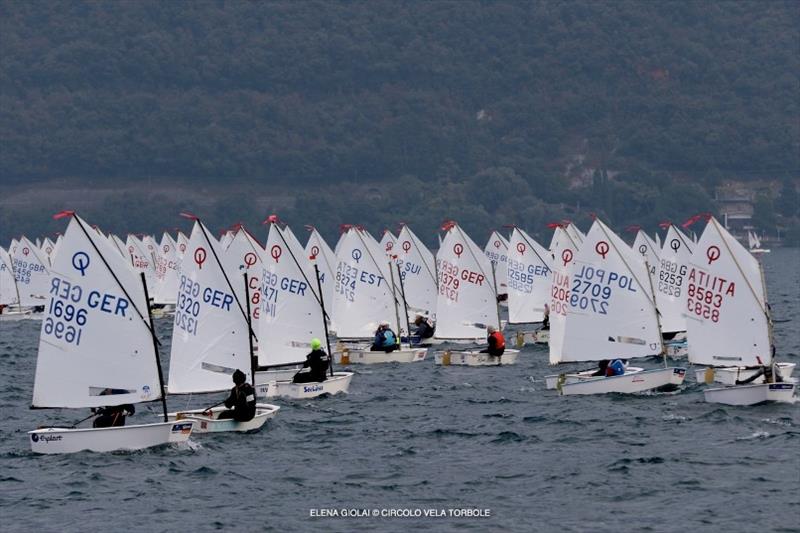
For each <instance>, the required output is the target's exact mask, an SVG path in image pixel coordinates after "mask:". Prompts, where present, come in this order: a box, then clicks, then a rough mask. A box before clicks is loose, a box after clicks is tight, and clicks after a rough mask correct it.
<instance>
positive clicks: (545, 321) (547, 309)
mask: <svg viewBox="0 0 800 533" xmlns="http://www.w3.org/2000/svg"><path fill="white" fill-rule="evenodd" d="M541 329H542V330H549V329H550V306H549V305H547V304H544V318H543V319H542V327H541Z"/></svg>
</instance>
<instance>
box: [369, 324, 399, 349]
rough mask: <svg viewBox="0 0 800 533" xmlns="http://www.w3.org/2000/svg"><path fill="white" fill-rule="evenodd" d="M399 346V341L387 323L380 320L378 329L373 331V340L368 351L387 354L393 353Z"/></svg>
mask: <svg viewBox="0 0 800 533" xmlns="http://www.w3.org/2000/svg"><path fill="white" fill-rule="evenodd" d="M399 344H400V341H399V340H398V339H397V335H395V333H394V331H392V328H390V327H389V322H387V321H386V320H381V322H380V324H379V325H378V329H377V330H376V331H375V338H374V339H373V340H372V347H371V348H370V351H373V352H386V353H389V352H393V351H395V350H396V349H397V348H398V345H399Z"/></svg>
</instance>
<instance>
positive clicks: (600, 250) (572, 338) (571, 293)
mask: <svg viewBox="0 0 800 533" xmlns="http://www.w3.org/2000/svg"><path fill="white" fill-rule="evenodd" d="M561 258H562V262H561V264H560V265H561V267H563V268H557V270H555V272H554V278H553V289H552V291H551V295H552V298H551V305H550V308H551V314H550V324H551V325H550V328H551V339H550V362H551V363H552V364H557V363H563V362H575V361H600V360H604V359H605V360H614V359H623V360H627V359H631V358H635V357H648V356H652V355H663V354H664V345H663V341H662V338H661V331H660V327H659V322H658V313H657V311H656V307H655V296H654V294H653V288H652V286H651V283H650V278H649V275H648V273H647V268H646V265H645V264H644V263H643V262H641V261H640V260H639V258H638V257H636V256H635V255H634V252H633V250H631V248H630V247H628V245H627V244H625V242H624V241H623V240H622V239H621V238H620V237H619V236H617V235H616V234H615V233H614V232H612V231H611V230H610V229H608V227H606V225H605V224H603V223H602V222H601V221H600V220H595V221H594V224H592V228H591V229H590V230H589V233H588V234H587V235H586V236H585V238H584V240H583V243H582V244H581V247H580V249H579V250H578V251H577V252H573V251H572V250H571V248H569V247H565V248H564V249H563V250H562V254H561ZM637 370H638V371H633V369H626V371H625V372H624V373H623V374H621V375H616V376H597V377H588V376H586V375H585V373H584V374H583V375H581V374H580V373H572V374H565V375H563V376H558V377H556V378H555V379H556V383H557V384H558V385H559V386H558V389H559V392H560V393H561V394H564V395H569V394H603V393H608V392H617V393H636V392H643V391H648V390H653V389H661V388H674V387H677V386H678V385H680V384H682V383H683V380H684V377H685V375H686V369H685V368H681V367H666V368H657V369H652V370H640V369H637ZM546 379H547V380H549V381H550V382H552V380H553V376H550V377H549V378H546Z"/></svg>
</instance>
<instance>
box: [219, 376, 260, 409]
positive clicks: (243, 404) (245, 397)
mask: <svg viewBox="0 0 800 533" xmlns="http://www.w3.org/2000/svg"><path fill="white" fill-rule="evenodd" d="M233 383H234V386H233V388H232V389H231V394H230V395H229V396H228V398H227V399H226V400H225V407H227V408H228V409H227V410H226V411H222V412H221V413H220V414H219V416H218V417H217V419H218V420H224V419H228V418H232V419H234V420H236V421H237V422H248V421H250V420H252V419H253V417H254V416H256V391H255V390H254V389H253V386H252V385H250V384H249V383H247V376H245V374H244V372H242V371H241V370H239V369H237V370H236V371H235V372H234V373H233Z"/></svg>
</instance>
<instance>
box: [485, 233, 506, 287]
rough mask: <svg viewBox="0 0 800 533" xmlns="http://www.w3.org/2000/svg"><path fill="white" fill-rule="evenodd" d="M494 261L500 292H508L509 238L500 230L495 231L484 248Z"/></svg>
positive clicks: (490, 259) (487, 255)
mask: <svg viewBox="0 0 800 533" xmlns="http://www.w3.org/2000/svg"><path fill="white" fill-rule="evenodd" d="M483 252H484V253H485V254H486V257H488V258H489V261H491V262H493V263H494V265H495V267H494V275H495V278H496V283H497V293H498V294H508V240H507V239H506V238H505V237H503V236H502V235H501V234H500V232H498V231H493V232H492V234H491V235H490V236H489V240H488V241H487V242H486V247H485V248H484V249H483Z"/></svg>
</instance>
